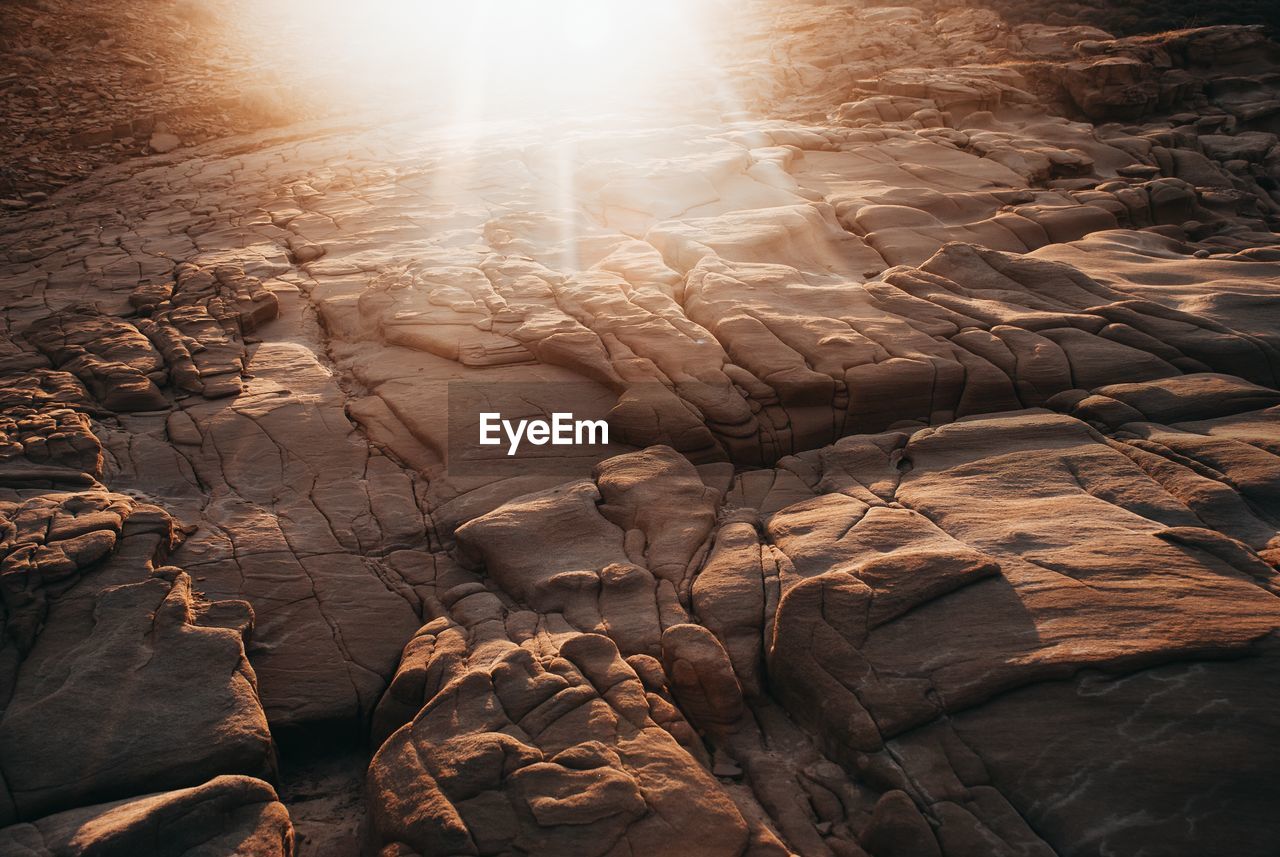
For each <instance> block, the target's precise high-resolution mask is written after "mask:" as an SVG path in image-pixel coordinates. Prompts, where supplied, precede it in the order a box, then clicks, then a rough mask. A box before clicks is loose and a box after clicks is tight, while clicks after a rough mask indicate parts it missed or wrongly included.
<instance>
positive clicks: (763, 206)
mask: <svg viewBox="0 0 1280 857" xmlns="http://www.w3.org/2000/svg"><path fill="white" fill-rule="evenodd" d="M725 15H726V20H725V22H724V29H723V31H722V32H720V33H719V34H718V35H719V39H718V43H717V46H716V49H717V50H718V51H719V53H718V55H717V56H718V57H719V62H720V63H721V65H722V68H723V69H724V70H725V74H726V75H727V76H728V77H731V78H732V79H733V80H734V82H735V86H737V87H738V90H739V91H738V96H739V99H738V102H737V103H734V104H732V105H730V104H725V103H712V104H707V103H703V101H702V99H704V98H706V97H709V96H706V94H705V93H702V92H692V93H689V94H688V95H689V97H690V99H691V100H692V101H693V102H695V103H694V105H693V106H692V107H691V108H689V109H687V110H686V107H688V105H681V107H680V110H679V112H676V111H675V110H674V109H673V112H672V113H671V114H670V115H667V114H653V113H650V112H646V111H645V110H639V109H637V111H636V112H635V113H634V114H633V115H628V116H626V117H624V118H618V117H609V118H608V120H607V121H606V120H605V119H603V118H600V117H592V116H587V117H582V116H575V117H557V118H553V119H547V120H546V121H545V122H541V123H524V124H520V123H512V124H499V125H496V126H492V127H490V126H478V127H477V128H476V129H474V130H473V132H472V133H468V134H465V135H458V134H452V133H445V131H442V130H440V129H427V130H423V129H422V128H421V126H420V125H415V124H413V123H408V122H406V123H403V124H388V125H385V126H383V125H379V126H377V127H363V126H358V125H355V124H353V123H350V122H337V121H335V122H328V123H319V124H311V125H306V126H297V127H295V128H291V129H286V130H283V131H280V132H276V133H272V134H262V133H260V134H258V135H256V136H252V137H246V138H240V139H232V140H227V141H222V142H212V143H209V144H207V145H204V146H200V147H195V148H190V149H182V150H179V151H177V152H174V153H172V154H169V155H166V156H164V157H161V158H157V159H137V160H130V161H127V162H124V163H122V164H118V165H116V166H112V167H107V168H105V169H102V170H99V171H98V172H96V173H94V174H93V175H92V176H90V177H89V178H88V179H86V180H85V181H83V182H80V183H78V184H74V185H71V186H70V187H67V188H65V189H63V190H61V191H58V192H56V193H54V194H53V195H51V196H50V197H49V198H48V200H40V201H37V202H36V203H35V204H32V205H24V206H21V207H20V208H21V210H15V211H13V212H10V213H7V214H5V215H4V217H3V219H0V301H2V302H3V308H4V313H3V326H2V328H0V597H2V601H0V603H2V605H3V606H2V608H0V621H2V625H0V627H2V628H3V634H0V855H5V857H7V855H14V857H18V855H24V856H25V857H30V856H31V855H40V857H73V855H88V854H93V855H109V857H116V855H119V857H125V855H138V854H157V855H174V857H178V855H189V857H196V855H214V854H219V855H220V854H242V855H279V857H286V855H293V854H300V855H335V857H345V855H357V854H369V855H378V857H412V855H417V857H455V856H456V855H473V857H490V855H539V857H544V855H545V857H555V855H573V857H622V855H641V854H644V855H680V857H684V855H699V857H701V855H713V856H714V857H720V855H723V857H787V855H792V854H794V855H803V857H867V855H870V857H992V855H1009V857H1051V855H1062V857H1087V855H1113V854H1114V855H1139V854H1161V855H1164V854H1167V855H1182V854H1186V855H1192V854H1197V855H1199V854H1219V853H1222V854H1226V853H1230V854H1231V855H1233V857H1253V856H1254V855H1256V856H1257V857H1262V855H1267V854H1270V853H1272V852H1273V850H1274V847H1275V845H1274V844H1275V842H1276V841H1277V838H1280V821H1278V820H1277V818H1276V816H1275V813H1274V811H1273V807H1274V805H1275V803H1276V800H1277V798H1278V797H1280V793H1278V789H1277V786H1276V785H1275V783H1274V776H1273V772H1274V770H1275V769H1276V767H1277V765H1280V741H1277V740H1276V739H1277V736H1278V735H1280V714H1277V712H1280V644H1278V643H1277V639H1276V630H1277V629H1278V628H1280V578H1278V577H1277V570H1278V569H1280V241H1278V240H1277V238H1276V231H1277V229H1278V228H1280V142H1278V141H1277V137H1276V132H1277V131H1280V90H1278V89H1277V81H1278V80H1280V47H1277V45H1276V44H1275V43H1273V42H1271V41H1269V40H1268V38H1267V36H1266V34H1265V33H1264V32H1263V31H1262V30H1261V29H1260V28H1249V27H1236V26H1215V27H1209V28H1203V29H1192V30H1184V31H1179V32H1174V33H1168V34H1160V35H1140V36H1128V37H1125V38H1113V36H1112V34H1110V33H1108V32H1105V31H1103V30H1100V29H1097V28H1096V27H1095V26H1092V25H1087V24H1085V23H1084V22H1080V23H1077V24H1074V25H1071V26H1058V25H1055V24H1044V23H1030V24H1018V25H1016V26H1011V25H1009V24H1006V23H1005V21H1004V20H1003V19H1002V18H1001V17H1000V16H999V15H998V14H997V13H996V12H995V11H992V10H991V9H988V8H976V7H975V8H970V7H964V8H959V7H957V6H955V5H953V4H949V3H943V2H937V3H932V2H921V3H919V4H917V5H915V6H912V7H884V6H878V5H869V4H863V3H853V2H839V3H825V4H810V3H791V2H788V3H750V4H743V8H742V9H741V10H738V11H737V12H733V13H730V12H726V13H725ZM513 129H514V130H513ZM462 390H466V391H470V394H471V395H474V396H478V397H479V399H478V400H480V401H486V402H490V403H494V406H495V407H497V406H498V405H502V406H511V407H518V408H523V409H524V411H522V414H534V415H546V414H551V413H553V412H556V411H567V412H572V413H574V414H575V415H577V416H580V417H590V418H592V419H607V421H608V423H609V425H610V427H611V429H612V433H611V437H610V440H611V442H610V443H609V444H607V445H601V446H600V447H599V448H593V449H582V448H568V449H563V450H560V449H556V448H552V447H545V448H540V449H539V450H535V452H534V453H531V454H530V455H528V456H526V457H522V458H519V459H518V460H517V461H516V464H515V466H514V467H512V466H508V465H504V460H505V458H506V456H505V451H504V450H501V449H499V450H496V451H494V452H492V453H491V454H489V453H486V452H485V451H484V450H478V448H477V449H472V450H470V453H474V455H471V457H465V458H463V457H459V456H458V454H457V453H458V450H459V443H460V441H459V435H460V434H462V433H463V432H464V430H465V431H466V432H470V431H473V430H474V423H466V422H465V420H464V423H463V424H462V425H463V428H459V424H458V423H457V422H456V421H454V420H453V419H452V418H453V417H456V416H458V414H456V413H454V412H455V411H457V410H458V409H459V408H461V407H462V405H460V404H459V402H460V401H463V400H462V399H460V398H456V397H457V396H460V395H461V393H460V392H459V391H462ZM467 401H470V400H467ZM462 416H463V417H468V416H470V417H473V416H474V415H468V414H464V415H462ZM451 432H452V436H451Z"/></svg>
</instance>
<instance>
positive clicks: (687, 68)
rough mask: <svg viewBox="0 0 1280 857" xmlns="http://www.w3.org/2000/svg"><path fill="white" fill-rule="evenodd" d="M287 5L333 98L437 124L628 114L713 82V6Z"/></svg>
mask: <svg viewBox="0 0 1280 857" xmlns="http://www.w3.org/2000/svg"><path fill="white" fill-rule="evenodd" d="M291 2H295V3H297V11H296V14H298V15H302V16H304V17H305V18H306V19H307V21H308V24H307V29H308V32H309V34H310V35H309V40H310V42H311V44H310V45H309V49H308V51H307V54H306V55H307V56H308V57H310V60H309V61H310V62H313V63H315V64H316V67H315V71H316V73H317V74H318V75H320V76H322V77H324V78H325V79H326V80H328V81H329V84H330V85H331V86H332V88H333V90H334V91H335V92H342V93H344V94H348V95H353V96H355V97H357V98H360V99H363V100H365V101H370V102H371V101H373V100H375V99H379V98H385V97H387V96H391V97H393V98H394V99H395V100H396V101H397V102H398V103H399V106H400V107H401V108H404V109H420V110H422V111H424V112H429V113H432V114H433V115H436V116H439V115H441V113H440V111H445V115H448V116H456V117H464V118H475V117H485V118H491V117H494V116H503V115H512V114H520V115H539V114H549V113H564V112H575V111H577V112H584V111H590V112H595V113H599V112H602V111H607V112H614V111H622V112H626V111H630V110H632V109H634V108H636V107H638V106H642V105H646V104H657V103H661V104H662V106H664V107H670V106H672V103H673V102H679V101H682V100H683V101H688V100H689V99H690V97H691V96H692V95H694V94H695V93H699V92H702V93H705V92H708V91H710V90H712V89H716V88H718V86H719V85H718V83H717V82H716V81H715V80H714V77H715V75H716V68H715V63H714V61H713V59H712V51H711V50H710V48H709V46H708V44H707V41H706V35H707V32H708V30H707V28H706V27H705V26H704V25H703V20H704V18H703V12H704V11H705V9H706V7H707V6H708V5H710V4H711V3H714V2H719V0H649V2H646V3H643V4H638V3H636V2H634V0H539V2H533V0H479V2H474V3H466V4H459V3H455V2H440V0H426V2H412V0H373V2H370V3H364V4H360V5H358V6H355V5H353V4H350V3H339V2H334V0H326V2H323V3H318V4H317V3H313V2H309V3H305V4H302V3H298V2H297V0H291ZM316 48H318V50H317V49H316Z"/></svg>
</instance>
